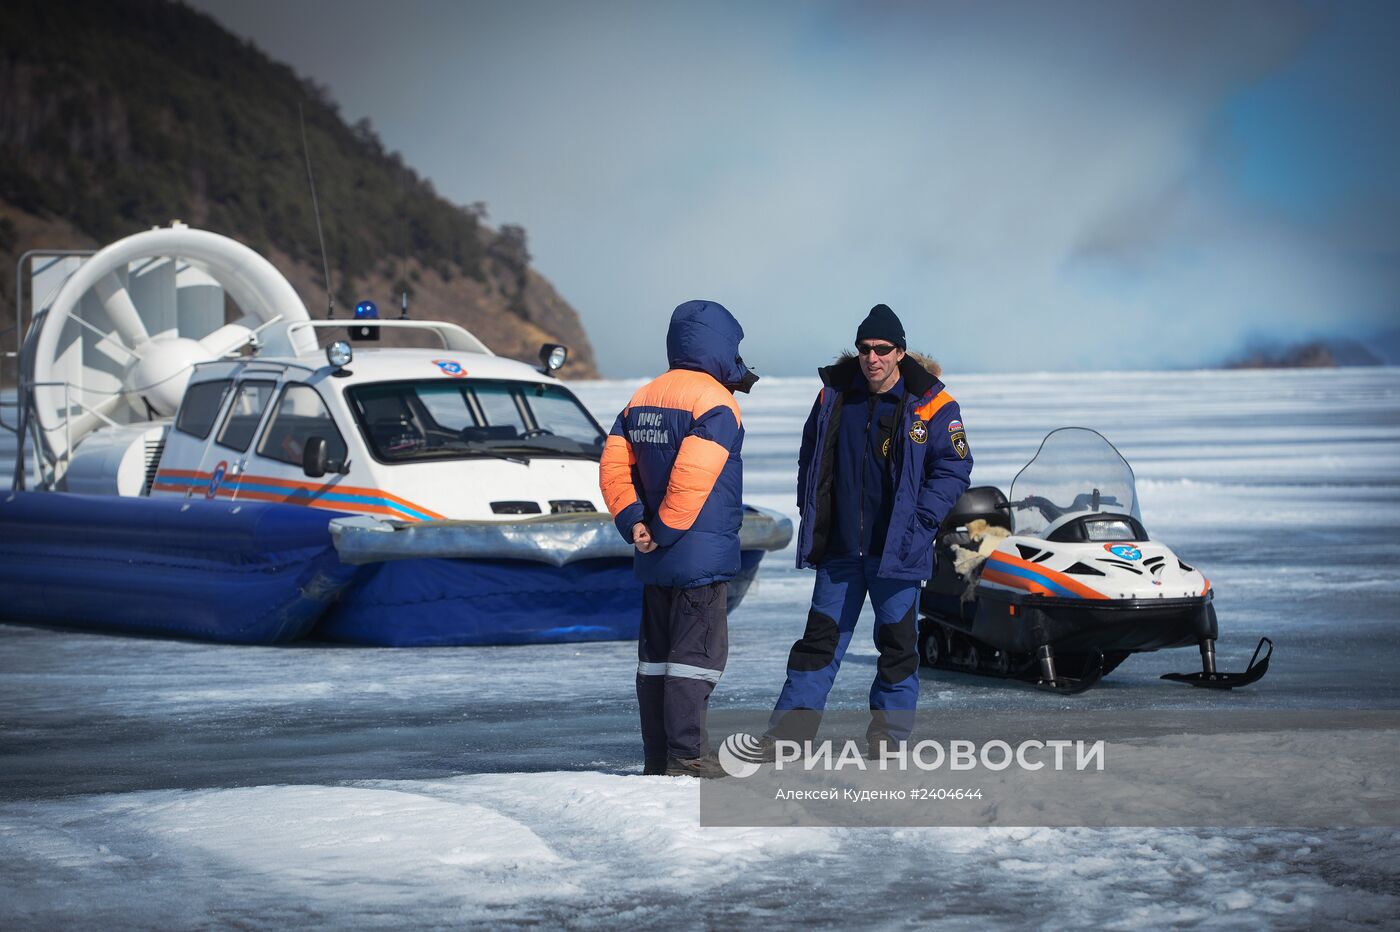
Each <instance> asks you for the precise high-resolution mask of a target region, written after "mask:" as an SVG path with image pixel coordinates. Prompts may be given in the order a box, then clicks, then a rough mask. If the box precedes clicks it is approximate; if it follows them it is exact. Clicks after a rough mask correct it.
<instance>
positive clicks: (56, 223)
mask: <svg viewBox="0 0 1400 932" xmlns="http://www.w3.org/2000/svg"><path fill="white" fill-rule="evenodd" d="M299 108H300V109H301V110H302V112H304V114H305V121H306V133H307V139H308V149H309V151H310V155H311V161H312V164H313V167H314V170H315V178H316V188H317V193H318V195H319V198H320V204H321V212H322V221H323V224H324V227H325V236H326V248H327V252H328V254H329V258H330V265H331V278H332V281H333V283H334V291H335V295H336V303H337V305H338V307H339V308H341V309H342V310H344V309H346V308H348V307H350V306H353V304H354V302H355V301H356V300H358V299H361V298H366V297H368V298H371V299H373V300H376V301H378V302H379V303H380V304H381V306H385V305H390V306H396V305H397V303H398V294H399V293H400V292H401V291H405V290H406V291H408V292H409V293H410V295H411V296H412V299H413V305H414V309H415V313H416V315H418V316H427V315H431V316H435V317H443V318H445V319H450V320H455V321H457V322H459V323H461V324H463V325H464V326H466V327H468V328H469V329H471V330H473V331H474V332H476V333H477V334H478V335H479V336H481V337H482V338H483V339H484V340H486V342H487V343H488V344H490V345H491V346H492V347H493V348H494V349H496V350H497V352H499V353H501V354H503V355H510V356H520V357H526V358H529V357H533V356H534V353H535V350H536V349H537V348H538V346H539V344H540V342H542V341H545V340H557V341H559V342H563V343H567V344H568V345H569V346H570V347H571V349H572V351H573V354H572V356H571V360H572V362H571V364H570V365H569V366H568V367H567V369H566V370H565V371H566V374H568V375H573V376H588V375H593V374H595V370H594V363H593V354H592V350H591V347H590V346H589V344H588V339H587V336H586V335H585V334H584V331H583V328H582V326H581V325H580V323H579V320H578V316H577V314H576V313H575V311H574V310H573V309H572V308H571V307H569V305H568V304H567V303H565V302H564V301H563V300H562V299H561V298H560V297H559V296H558V295H557V294H556V293H555V291H554V289H553V288H552V287H551V286H550V285H549V283H548V282H547V281H546V280H545V279H544V278H543V277H541V276H540V275H539V274H538V273H537V272H535V270H534V269H532V268H531V266H530V254H529V251H528V248H527V242H526V235H525V231H524V230H523V229H521V228H520V227H517V226H511V225H504V226H501V227H499V228H498V229H497V228H492V227H491V226H489V225H488V223H487V216H486V207H485V205H484V204H483V203H480V202H478V203H475V204H471V205H455V204H451V203H449V202H447V201H446V200H444V199H443V198H442V197H441V196H439V195H438V194H437V192H436V191H435V190H434V189H433V185H432V183H431V182H430V181H428V180H427V179H424V178H420V177H419V176H418V174H417V173H416V172H415V171H414V170H413V169H412V168H410V167H409V166H407V165H405V164H404V162H403V159H402V158H401V157H400V156H399V154H398V153H396V152H388V151H386V150H385V148H384V146H383V144H382V143H381V141H380V140H379V138H378V137H377V135H376V134H375V132H374V130H373V129H372V128H371V126H370V125H369V124H368V122H365V121H361V122H359V123H357V124H355V125H353V126H351V125H348V124H347V123H346V122H345V121H344V120H343V119H342V118H341V116H340V113H339V111H338V109H337V107H336V104H335V103H334V101H332V100H331V99H330V97H329V95H328V93H327V92H326V91H325V90H324V89H323V88H320V87H318V86H317V85H316V84H315V83H313V82H311V81H309V80H307V79H304V78H302V77H299V76H298V75H297V74H296V73H295V72H294V71H293V70H292V69H291V68H290V67H288V66H287V65H284V64H281V63H278V62H275V61H272V60H271V59H269V58H268V57H267V56H266V55H264V54H263V53H262V52H261V51H259V50H258V49H257V48H256V47H255V46H253V45H251V44H250V43H247V42H244V41H243V40H241V39H239V38H237V37H236V36H233V35H232V34H230V33H228V32H227V31H225V30H224V29H223V28H222V27H221V26H219V25H218V24H217V23H216V22H214V21H213V20H212V19H210V18H209V17H207V16H205V15H203V14H201V13H197V12H195V11H193V10H191V9H189V8H187V7H185V6H183V5H180V4H178V3H171V2H164V0H121V2H111V0H106V2H103V0H47V2H44V0H10V2H8V3H5V4H3V5H0V330H3V329H4V328H5V327H8V326H10V325H11V324H12V323H13V321H14V269H15V259H16V257H17V256H18V255H19V254H20V253H22V252H23V251H25V250H26V249H30V248H35V247H48V248H64V247H67V248H85V247H91V246H98V245H103V244H105V243H107V242H110V241H111V240H113V239H116V238H118V237H121V236H124V235H126V234H129V233H133V232H136V231H138V230H142V229H146V228H148V227H151V226H156V225H162V224H166V223H168V222H169V221H170V220H172V219H175V218H179V219H181V220H183V221H185V222H186V223H189V224H190V225H191V226H197V227H202V228H205V229H209V230H213V231H215V232H219V233H223V234H226V235H229V236H233V237H235V238H237V239H239V240H241V241H243V242H245V243H247V244H248V245H250V246H252V247H253V248H254V249H256V250H258V251H259V252H261V253H263V254H264V255H266V256H267V257H268V258H270V259H271V260H272V261H273V262H274V263H275V264H276V265H277V266H278V267H279V268H280V269H281V270H282V271H283V273H284V274H286V275H287V277H288V278H289V279H290V280H291V281H292V283H293V285H295V286H296V287H297V289H298V291H299V292H300V293H301V296H302V298H303V300H304V301H305V302H306V305H307V307H308V308H309V309H310V310H311V311H312V313H313V314H316V315H317V316H320V313H321V312H323V311H324V308H325V305H326V296H325V283H324V281H323V276H322V274H321V258H320V252H319V247H318V245H317V238H316V227H315V218H314V214H313V211H312V205H311V197H310V193H309V189H308V185H307V177H306V165H305V161H304V159H303V149H302V139H301V129H300V124H299V120H298V109H299ZM482 194H483V197H489V192H483V193H482Z"/></svg>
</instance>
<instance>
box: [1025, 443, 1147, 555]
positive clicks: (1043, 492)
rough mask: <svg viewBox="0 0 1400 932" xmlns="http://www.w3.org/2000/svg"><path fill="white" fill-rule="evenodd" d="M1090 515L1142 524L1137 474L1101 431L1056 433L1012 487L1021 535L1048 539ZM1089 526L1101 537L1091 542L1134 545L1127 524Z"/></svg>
mask: <svg viewBox="0 0 1400 932" xmlns="http://www.w3.org/2000/svg"><path fill="white" fill-rule="evenodd" d="M1089 514H1103V515H1105V517H1107V516H1109V515H1130V516H1132V517H1133V518H1136V519H1137V520H1138V522H1139V523H1141V521H1142V514H1141V512H1140V511H1139V510H1138V499H1137V487H1136V485H1135V483H1134V481H1133V469H1132V467H1131V466H1129V465H1128V461H1127V460H1125V459H1123V455H1122V454H1121V453H1119V452H1118V450H1117V449H1115V448H1114V446H1113V444H1111V443H1109V442H1108V441H1107V440H1106V439H1105V438H1104V436H1103V435H1102V434H1100V433H1099V432H1098V431H1093V430H1089V429H1088V428H1085V427H1062V428H1060V429H1059V430H1054V431H1051V432H1050V433H1049V434H1048V435H1047V436H1046V437H1045V439H1044V440H1043V441H1042V442H1041V444H1040V450H1039V451H1038V452H1037V453H1036V454H1035V457H1034V458H1033V459H1032V460H1031V461H1030V462H1029V463H1027V464H1026V466H1025V468H1024V469H1022V470H1021V471H1020V472H1019V473H1017V474H1016V478H1015V479H1014V480H1013V481H1012V483H1011V515H1012V520H1013V521H1014V523H1015V527H1016V533H1017V534H1027V535H1030V536H1033V537H1043V536H1045V535H1046V532H1047V531H1050V530H1052V529H1053V527H1055V526H1058V525H1061V524H1063V523H1064V520H1063V519H1065V518H1068V517H1072V516H1079V515H1089ZM1115 525H1122V527H1115ZM1087 526H1088V527H1091V528H1092V529H1093V530H1092V532H1091V533H1094V534H1095V536H1094V537H1092V538H1091V539H1103V540H1132V539H1133V535H1132V531H1131V528H1130V527H1128V526H1127V522H1124V521H1117V522H1115V521H1112V520H1105V521H1103V522H1093V523H1092V524H1091V525H1087ZM1099 535H1102V537H1101V538H1100V536H1099Z"/></svg>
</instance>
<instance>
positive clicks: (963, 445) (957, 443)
mask: <svg viewBox="0 0 1400 932" xmlns="http://www.w3.org/2000/svg"><path fill="white" fill-rule="evenodd" d="M948 439H949V440H951V441H953V449H954V450H956V451H957V453H958V456H959V457H960V458H961V459H967V434H965V433H963V432H962V431H958V432H957V433H955V434H952V435H951V436H949V438H948Z"/></svg>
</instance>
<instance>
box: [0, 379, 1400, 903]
mask: <svg viewBox="0 0 1400 932" xmlns="http://www.w3.org/2000/svg"><path fill="white" fill-rule="evenodd" d="M949 383H950V388H951V390H952V391H953V393H954V394H955V395H956V396H957V397H958V399H959V401H960V402H961V403H962V406H963V420H964V421H965V423H966V424H967V428H968V438H969V441H970V443H971V445H972V450H973V455H974V457H975V459H976V467H975V472H974V482H975V483H977V484H994V485H999V486H1001V487H1002V488H1003V489H1005V488H1006V487H1007V486H1008V484H1009V482H1010V480H1011V478H1012V476H1013V475H1014V474H1015V472H1016V470H1017V469H1018V468H1019V467H1020V466H1021V465H1023V464H1024V463H1025V462H1026V461H1027V460H1028V459H1029V458H1030V457H1031V456H1032V455H1033V454H1034V452H1035V450H1036V448H1037V446H1038V444H1039V442H1040V439H1041V438H1042V437H1043V436H1044V434H1045V433H1046V432H1047V431H1048V430H1050V429H1052V428H1055V427H1061V426H1085V427H1093V428H1095V429H1098V430H1100V431H1101V432H1102V433H1104V434H1105V435H1106V436H1107V437H1108V438H1109V439H1110V440H1112V441H1113V442H1114V443H1115V444H1116V445H1117V446H1118V448H1119V449H1120V450H1121V451H1122V452H1123V454H1124V455H1125V456H1126V457H1127V458H1128V460H1129V462H1131V463H1132V465H1133V467H1134V469H1135V470H1136V473H1137V476H1138V480H1139V491H1140V494H1141V497H1142V511H1143V516H1144V519H1145V522H1146V524H1147V527H1148V529H1149V530H1150V531H1151V532H1152V533H1153V536H1154V537H1155V538H1158V539H1161V540H1162V541H1164V542H1165V543H1167V544H1168V545H1169V546H1171V547H1173V548H1174V549H1175V550H1176V551H1177V552H1178V553H1179V554H1180V555H1181V556H1182V557H1183V558H1184V559H1186V560H1187V561H1188V562H1191V563H1193V564H1195V565H1197V566H1199V567H1201V568H1202V569H1203V571H1204V572H1205V573H1206V575H1207V576H1209V577H1210V578H1211V580H1212V583H1213V585H1214V587H1215V589H1216V593H1217V595H1216V605H1217V610H1218V612H1219V617H1220V624H1221V632H1222V633H1221V642H1220V651H1221V658H1222V667H1223V668H1225V669H1240V668H1242V667H1243V665H1244V663H1245V661H1246V660H1247V659H1248V654H1249V651H1250V650H1251V649H1252V648H1253V645H1254V643H1255V641H1257V639H1258V638H1259V636H1260V635H1268V636H1269V637H1271V638H1273V640H1274V642H1275V644H1276V645H1277V648H1276V651H1275V654H1274V661H1273V665H1272V668H1271V670H1270V673H1269V675H1268V676H1267V677H1266V678H1265V679H1264V680H1262V681H1261V682H1260V683H1258V684H1256V685H1255V686H1253V687H1250V688H1249V689H1248V690H1245V691H1241V692H1240V693H1238V694H1228V693H1227V694H1218V693H1213V692H1209V691H1205V690H1191V689H1188V688H1186V687H1182V686H1177V685H1173V684H1169V683H1164V682H1161V681H1160V680H1158V678H1157V677H1158V676H1159V675H1160V674H1161V673H1164V672H1167V671H1171V670H1189V669H1193V668H1195V665H1196V664H1197V662H1198V661H1197V659H1196V657H1195V652H1194V651H1193V650H1181V651H1171V652H1164V653H1159V654H1152V655H1144V656H1137V657H1134V658H1132V659H1130V660H1129V661H1128V662H1126V663H1125V664H1124V665H1123V666H1122V667H1120V668H1119V669H1118V670H1117V671H1115V672H1114V673H1113V674H1111V675H1110V676H1109V678H1108V679H1107V680H1106V681H1105V682H1104V683H1103V684H1102V685H1101V686H1100V687H1098V688H1097V689H1095V690H1093V691H1092V692H1090V693H1088V694H1086V695H1084V696H1081V697H1077V698H1073V699H1067V698H1063V697H1055V696H1051V695H1046V694H1042V693H1039V692H1035V691H1032V690H1030V689H1028V688H1021V687H1017V686H1010V687H1008V686H1003V685H999V684H994V683H992V682H990V681H987V680H979V679H975V678H972V677H968V676H965V675H961V674H953V673H945V672H942V671H939V672H931V671H924V683H923V687H922V693H921V703H922V705H923V707H924V708H925V709H926V710H935V711H936V710H937V709H939V708H947V709H953V708H956V709H1046V708H1055V707H1056V706H1066V707H1071V706H1072V707H1075V708H1086V709H1094V710H1099V711H1103V710H1116V709H1122V710H1139V709H1163V710H1167V709H1170V710H1177V711H1183V710H1184V711H1193V710H1199V711H1200V712H1201V713H1202V714H1209V713H1210V712H1211V711H1212V710H1216V709H1221V708H1227V707H1228V708H1256V709H1280V710H1282V709H1292V708H1328V709H1349V708H1356V709H1400V672H1397V664H1400V624H1397V620H1400V578H1398V577H1397V570H1398V569H1400V371H1397V370H1395V369H1352V370H1334V371H1290V372H1201V373H1096V374H1075V375H1033V376H1027V377H1019V378H1016V379H1015V380H1014V381H1013V380H1012V379H1010V378H1009V377H1006V376H962V377H957V376H950V377H949ZM636 384H638V383H624V382H596V383H583V384H579V385H576V386H575V387H576V390H577V391H578V392H579V394H580V395H581V396H582V397H583V399H584V401H585V402H586V403H587V404H588V405H589V407H590V408H592V409H593V411H594V412H595V413H596V414H597V415H598V419H599V420H600V422H602V423H604V425H605V426H606V425H607V424H610V423H611V420H612V417H613V415H614V414H615V413H616V411H617V409H618V408H620V407H621V405H622V404H623V403H624V402H625V400H626V398H627V396H628V395H629V394H630V392H631V391H632V389H633V388H634V387H635V385H636ZM816 387H817V385H816V382H815V379H765V380H764V381H762V382H761V383H760V384H759V386H758V388H757V390H756V393H755V394H754V395H753V396H752V397H747V398H741V404H742V405H743V408H744V422H745V426H746V428H747V439H746V444H745V450H744V459H745V480H746V496H745V497H746V499H747V500H748V501H750V502H752V503H754V504H758V505H764V506H767V507H771V508H776V509H779V510H782V511H784V512H786V513H788V514H790V515H792V516H793V517H794V518H795V507H794V501H793V499H794V490H793V485H794V480H795V474H796V465H795V455H796V448H797V438H798V433H799V431H800V429H801V426H802V421H803V419H804V418H805V417H806V414H807V411H808V409H809V408H810V405H811V402H812V398H813V396H814V394H815V391H816ZM4 439H7V438H0V444H3V440H4ZM7 449H9V448H8V447H5V446H3V445H0V469H4V470H8V468H9V464H10V462H11V458H10V456H9V455H8V454H7V453H6V450H7ZM811 580H812V577H811V574H810V573H809V572H798V571H797V570H795V569H793V568H792V553H791V551H790V550H789V552H787V553H783V554H775V555H772V556H770V557H769V558H768V559H766V560H765V562H764V564H763V568H762V571H761V573H760V576H759V581H758V583H756V584H755V586H754V588H753V589H752V590H751V591H750V593H749V596H748V598H747V600H746V601H745V603H744V605H743V606H742V607H741V608H740V610H739V611H738V612H736V613H735V614H734V616H733V617H732V618H731V659H730V663H729V668H728V670H727V671H726V673H725V676H724V679H723V680H722V681H721V683H720V685H719V687H718V689H717V691H716V693H715V698H714V705H715V707H717V708H724V709H753V708H764V707H767V706H768V705H770V704H771V702H772V701H773V699H774V698H775V697H776V694H777V691H778V688H779V687H780V686H781V684H782V678H783V666H784V662H785V659H786V656H787V651H788V648H789V646H790V645H791V643H792V641H793V639H794V638H796V637H797V636H798V634H800V632H801V629H802V627H803V624H804V621H805V616H806V610H807V600H808V598H809V596H810V591H811ZM548 610H549V603H548V595H547V594H541V611H548ZM3 613H4V609H3V604H0V620H2V619H3ZM869 623H870V622H869V618H868V617H867V618H866V619H865V620H863V622H862V627H861V629H860V631H858V633H857V639H856V642H855V643H854V644H853V647H852V650H851V653H850V655H849V656H848V659H847V662H846V665H845V667H844V668H843V672H842V674H841V676H840V677H839V678H838V680H837V683H836V687H835V690H834V691H833V694H832V699H831V707H832V708H842V709H860V708H862V707H863V706H864V704H865V700H866V692H867V690H868V688H869V683H870V678H871V676H872V675H873V673H874V664H875V651H874V648H873V646H872V645H871V644H870V642H869V636H868V631H869ZM635 658H636V653H635V645H633V644H624V643H607V644H588V645H564V646H530V647H509V648H465V649H453V648H439V649H431V650H372V649H361V648H339V647H328V646H321V645H312V644H307V645H299V646H294V647H287V648H246V647H226V646H218V645H205V644H197V643H190V642H176V641H161V640H151V639H139V638H112V637H105V636H99V635H91V634H84V633H78V632H72V631H64V630H59V629H39V628H26V627H20V626H16V625H5V624H0V924H3V925H5V926H15V925H17V924H29V925H38V926H60V925H61V926H64V927H68V928H110V927H112V926H115V925H121V926H132V925H137V926H146V927H156V926H167V927H168V926H180V927H185V926H200V927H226V926H236V927H247V926H249V925H256V926H268V925H279V926H281V925H293V924H294V925H297V926H305V927H323V928H339V927H344V926H347V925H357V926H366V927H396V926H424V925H460V924H468V923H475V922H481V923H506V924H510V923H521V924H526V923H544V924H549V925H556V924H563V923H568V924H576V925H584V926H613V925H617V924H620V923H628V922H631V923H640V924H644V925H657V924H662V923H667V924H674V923H686V924H691V923H696V922H697V921H698V922H699V923H700V924H702V925H705V926H731V925H738V924H740V923H750V922H763V923H770V924H777V925H797V924H799V923H806V922H829V923H840V924H842V925H860V926H874V927H891V926H905V925H909V924H913V923H928V924H931V925H935V926H942V927H947V928H969V929H972V928H979V929H980V928H987V927H996V926H1037V927H1039V926H1049V927H1069V926H1074V927H1084V926H1086V925H1087V926H1090V927H1106V928H1135V927H1159V926H1164V925H1169V924H1174V923H1175V924H1203V925H1207V926H1212V927H1225V928H1240V927H1254V926H1265V925H1268V926H1273V927H1288V928H1306V927H1310V926H1318V925H1341V924H1346V923H1356V924H1372V925H1374V924H1381V925H1385V924H1390V923H1393V922H1394V917H1395V916H1396V915H1400V897H1397V895H1396V892H1395V891H1396V890H1397V888H1400V833H1397V831H1396V830H1395V829H1349V830H1330V831H1280V830H1265V829H1255V830H1241V829H1236V830H1229V831H1200V830H1185V829H1111V830H1093V829H903V830H896V829H784V830H774V829H702V828H699V827H697V824H696V821H697V815H698V789H697V787H696V785H695V784H694V783H693V782H692V781H689V780H684V779H666V778H657V777H642V776H640V775H638V771H639V770H640V743H639V740H638V738H637V735H636V726H635V701H634V696H633V693H632V676H633V673H634V671H635V662H636V661H635ZM1319 766H1322V762H1320V763H1319ZM814 890H819V891H820V893H819V894H817V893H814Z"/></svg>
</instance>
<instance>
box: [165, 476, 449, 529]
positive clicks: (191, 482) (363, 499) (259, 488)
mask: <svg viewBox="0 0 1400 932" xmlns="http://www.w3.org/2000/svg"><path fill="white" fill-rule="evenodd" d="M160 484H161V485H167V486H170V485H175V486H181V487H184V488H191V489H201V490H203V489H206V488H208V487H209V480H208V479H188V478H185V477H183V476H165V475H162V476H161V478H160ZM237 491H248V492H265V493H267V494H270V495H281V496H283V497H286V496H287V493H288V492H289V491H293V490H289V489H287V488H284V487H282V486H275V485H264V484H262V483H259V482H246V481H245V482H240V483H239V484H238V486H237ZM316 498H317V499H318V500H320V501H323V502H347V503H354V504H362V505H379V506H381V507H384V508H390V509H393V510H394V511H401V512H403V513H404V514H407V515H411V516H412V517H415V518H417V519H418V520H420V521H432V520H433V516H432V515H429V514H424V513H423V512H421V511H418V510H416V509H414V508H410V507H408V506H407V505H404V504H402V503H400V502H395V501H391V500H390V499H387V498H384V497H382V496H376V495H353V494H351V493H348V492H322V493H320V494H318V495H317V496H316ZM289 504H296V503H295V502H290V503H289Z"/></svg>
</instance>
